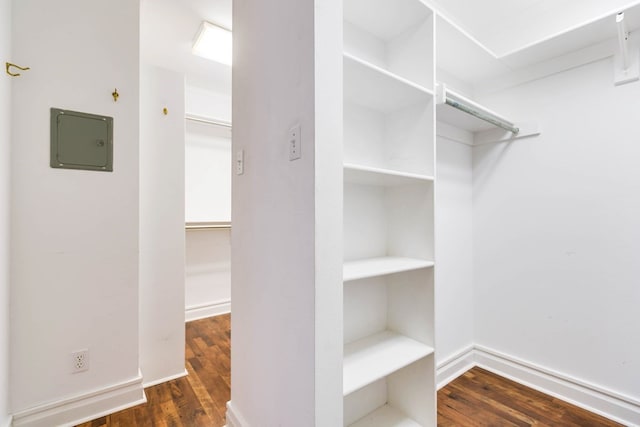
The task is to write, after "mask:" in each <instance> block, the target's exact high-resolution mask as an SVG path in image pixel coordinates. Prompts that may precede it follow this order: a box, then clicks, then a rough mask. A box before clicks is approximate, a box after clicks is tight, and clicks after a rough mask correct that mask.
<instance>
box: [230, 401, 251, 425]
mask: <svg viewBox="0 0 640 427" xmlns="http://www.w3.org/2000/svg"><path fill="white" fill-rule="evenodd" d="M227 427H250V426H249V423H248V422H247V421H246V420H245V419H244V417H243V416H242V415H241V414H240V413H239V412H238V410H237V409H236V408H235V406H233V403H232V402H231V401H229V402H227Z"/></svg>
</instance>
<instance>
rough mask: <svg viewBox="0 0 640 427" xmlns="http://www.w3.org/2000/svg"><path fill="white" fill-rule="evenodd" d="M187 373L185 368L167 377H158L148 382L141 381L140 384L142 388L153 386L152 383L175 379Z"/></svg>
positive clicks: (156, 383)
mask: <svg viewBox="0 0 640 427" xmlns="http://www.w3.org/2000/svg"><path fill="white" fill-rule="evenodd" d="M187 375H189V373H188V372H187V370H186V369H185V370H183V371H182V372H180V373H177V374H174V375H169V376H168V377H164V378H160V379H157V380H153V381H149V382H143V383H142V386H143V387H144V388H147V387H153V386H154V385H158V384H162V383H166V382H167V381H172V380H177V379H178V378H182V377H186V376H187Z"/></svg>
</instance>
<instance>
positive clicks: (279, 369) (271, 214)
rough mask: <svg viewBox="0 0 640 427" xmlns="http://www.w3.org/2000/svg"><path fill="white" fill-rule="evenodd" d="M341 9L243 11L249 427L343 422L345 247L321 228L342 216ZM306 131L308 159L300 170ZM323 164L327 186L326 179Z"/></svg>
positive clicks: (237, 390) (236, 352)
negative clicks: (295, 146)
mask: <svg viewBox="0 0 640 427" xmlns="http://www.w3.org/2000/svg"><path fill="white" fill-rule="evenodd" d="M326 3H335V4H332V5H327V4H326ZM339 6H340V5H339V4H338V2H315V1H312V0H307V1H299V0H278V1H275V2H268V3H267V2H264V1H261V0H245V1H242V0H241V1H237V2H234V4H233V8H234V10H233V29H234V40H233V42H234V65H233V91H232V93H233V152H234V153H236V152H238V151H241V150H243V151H244V174H242V175H234V176H233V201H232V222H233V232H232V235H231V253H232V260H233V262H232V267H231V268H232V281H233V282H232V283H233V284H232V294H231V297H232V301H233V316H232V328H233V352H232V355H231V369H232V387H231V403H230V412H229V414H230V418H234V417H235V418H236V419H241V418H243V419H244V420H245V421H246V425H256V426H257V425H281V426H302V425H304V426H313V425H316V426H335V425H340V424H341V418H342V396H341V391H340V390H341V382H342V380H341V370H340V362H339V360H340V357H341V348H342V341H341V333H340V329H339V328H338V327H336V324H337V322H340V321H341V318H340V314H339V313H340V307H342V301H341V300H340V299H339V298H340V297H339V295H340V294H341V286H342V283H341V257H340V256H341V254H340V253H339V251H338V250H335V249H334V250H333V252H331V251H330V249H331V247H334V248H339V247H340V241H341V234H340V233H339V231H340V230H341V226H340V225H337V228H334V229H332V230H331V233H328V228H319V229H317V228H316V227H317V225H316V221H319V220H318V214H326V213H327V212H329V211H332V212H335V211H336V210H335V209H336V208H338V207H339V206H340V202H339V199H337V200H338V202H337V203H336V204H334V203H332V202H333V201H335V199H336V198H338V197H340V196H341V190H340V188H341V182H340V181H341V179H340V176H341V169H340V165H339V163H340V158H341V156H336V155H335V153H334V152H332V150H334V148H332V147H336V146H340V145H341V144H340V139H341V138H340V135H339V133H340V132H339V129H340V126H339V124H340V115H341V107H340V104H341V96H340V89H341V88H340V81H341V77H340V76H341V65H340V64H341V61H342V59H341V52H340V51H341V43H340V42H339V40H340V39H341V34H340V31H335V25H333V24H335V23H336V22H340V20H339V19H338V17H339V16H340V14H339V13H340V7H339ZM316 19H317V20H318V21H319V22H320V23H319V22H318V21H316ZM324 19H326V21H323V20H324ZM329 23H331V24H332V25H331V26H330V27H329V26H328V24H329ZM330 29H331V30H333V34H331V33H330ZM321 41H322V42H321ZM316 43H326V44H325V45H322V46H320V47H318V45H316ZM320 70H325V72H327V71H326V70H330V71H328V74H327V75H324V76H322V77H321V76H320V74H321V73H320ZM316 77H317V78H321V79H322V78H328V79H329V80H328V81H326V82H323V84H319V82H317V81H316V80H315V78H316ZM316 97H318V98H316ZM336 119H337V122H335V121H333V122H332V120H336ZM296 124H299V125H300V128H301V133H300V135H301V154H302V157H301V158H300V159H298V160H295V161H290V160H289V138H288V136H287V135H288V131H289V129H291V128H292V127H293V126H295V125H296ZM336 124H337V125H338V126H336ZM332 128H335V129H338V131H335V130H332ZM336 133H337V135H336ZM333 137H336V139H332V138H333ZM320 147H322V149H321V148H320ZM324 149H326V150H328V154H329V155H328V156H324V154H325V153H324V152H323V151H324ZM319 152H323V154H322V155H318V154H317V153H319ZM315 160H318V161H319V162H320V164H315ZM322 165H326V166H327V168H328V169H326V170H328V172H327V173H328V174H329V176H330V177H331V178H330V179H329V180H327V181H326V182H325V183H321V182H322V181H321V180H320V179H319V178H316V173H317V172H318V171H319V170H322V169H321V166H322ZM316 185H319V187H318V190H316V188H317V187H316ZM316 191H317V193H316ZM316 203H320V204H321V206H322V208H321V209H318V207H317V206H316ZM325 207H326V209H325ZM330 208H333V210H332V209H330ZM317 209H318V210H317ZM338 209H339V208H338ZM325 216H326V215H325ZM339 221H340V219H339V215H335V219H333V221H332V220H331V219H326V218H325V219H323V220H322V221H320V222H321V223H323V226H322V227H328V226H330V225H334V224H333V223H334V222H339ZM316 233H318V234H316ZM320 233H324V234H332V236H322V238H320V236H319V235H320ZM323 239H324V240H323ZM316 251H318V254H320V253H321V254H322V255H326V256H327V257H326V258H322V257H317V254H316ZM317 258H320V259H322V261H320V263H319V264H316V260H317ZM323 262H328V263H329V265H331V266H332V267H331V268H326V266H325V265H324V264H322V263H323ZM325 268H326V270H325ZM316 271H318V272H322V273H318V274H319V276H318V277H317V276H316V274H317V273H316ZM320 274H322V276H320ZM330 308H332V310H331V309H330ZM336 319H337V320H336ZM323 328H326V329H323ZM329 332H331V334H329ZM336 332H338V333H336ZM318 373H319V374H320V375H318ZM319 384H321V386H319ZM283 402H286V403H284V404H285V405H286V410H282V408H283V406H282V405H283ZM316 402H321V403H316ZM316 410H318V412H316ZM231 422H232V423H233V421H231ZM233 425H235V423H234V424H233ZM243 425H244V424H243Z"/></svg>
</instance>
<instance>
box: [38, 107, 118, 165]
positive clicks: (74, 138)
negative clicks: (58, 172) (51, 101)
mask: <svg viewBox="0 0 640 427" xmlns="http://www.w3.org/2000/svg"><path fill="white" fill-rule="evenodd" d="M50 164H51V167H52V168H64V169H84V170H92V171H104V172H112V171H113V118H112V117H105V116H98V115H95V114H87V113H79V112H77V111H68V110H61V109H58V108H52V109H51V163H50Z"/></svg>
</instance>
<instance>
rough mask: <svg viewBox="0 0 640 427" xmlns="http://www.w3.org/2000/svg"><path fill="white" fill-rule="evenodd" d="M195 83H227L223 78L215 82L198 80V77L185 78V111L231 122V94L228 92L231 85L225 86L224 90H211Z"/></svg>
mask: <svg viewBox="0 0 640 427" xmlns="http://www.w3.org/2000/svg"><path fill="white" fill-rule="evenodd" d="M194 80H195V82H194ZM197 83H202V84H205V83H209V84H210V85H211V84H216V83H217V85H220V86H222V85H224V84H228V82H227V81H226V80H224V79H220V81H217V82H215V81H213V82H209V81H208V82H200V81H199V80H198V79H193V78H192V79H191V80H189V79H187V87H186V93H185V96H186V103H187V104H186V110H187V113H190V114H195V115H198V116H204V117H210V118H216V119H220V120H223V121H227V122H231V95H230V94H229V93H230V92H231V87H226V89H227V90H226V91H224V90H223V89H224V88H220V89H219V90H213V89H210V88H205V87H200V86H197V85H196V84H197ZM229 86H231V85H229Z"/></svg>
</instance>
